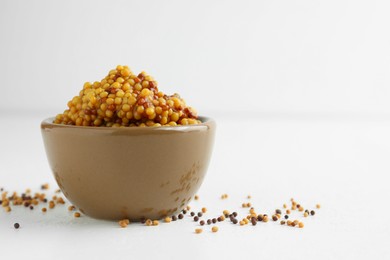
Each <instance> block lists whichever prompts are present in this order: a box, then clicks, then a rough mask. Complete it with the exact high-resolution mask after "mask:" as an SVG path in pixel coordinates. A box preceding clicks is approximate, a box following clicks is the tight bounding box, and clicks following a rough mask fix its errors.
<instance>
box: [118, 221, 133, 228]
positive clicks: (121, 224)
mask: <svg viewBox="0 0 390 260" xmlns="http://www.w3.org/2000/svg"><path fill="white" fill-rule="evenodd" d="M118 224H119V226H120V227H121V228H125V227H127V226H128V225H129V224H130V221H129V220H128V219H122V220H119V221H118Z"/></svg>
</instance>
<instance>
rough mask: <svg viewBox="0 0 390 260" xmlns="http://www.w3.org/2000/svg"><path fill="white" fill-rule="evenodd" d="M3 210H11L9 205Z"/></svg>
mask: <svg viewBox="0 0 390 260" xmlns="http://www.w3.org/2000/svg"><path fill="white" fill-rule="evenodd" d="M4 210H5V212H11V211H12V210H11V207H10V206H7V207H5V208H4Z"/></svg>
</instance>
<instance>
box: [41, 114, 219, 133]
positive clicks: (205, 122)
mask: <svg viewBox="0 0 390 260" xmlns="http://www.w3.org/2000/svg"><path fill="white" fill-rule="evenodd" d="M54 119H55V117H48V118H46V119H44V120H42V122H41V129H47V128H67V129H79V130H82V129H83V130H97V131H110V132H112V131H113V130H115V131H145V132H146V131H185V132H187V131H199V130H207V129H209V128H210V127H211V126H212V125H215V120H214V119H212V118H210V117H206V116H199V117H198V119H199V120H201V121H202V123H200V124H195V125H177V126H169V127H167V126H156V127H96V126H76V125H63V124H56V123H53V121H54Z"/></svg>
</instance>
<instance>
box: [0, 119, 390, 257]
mask: <svg viewBox="0 0 390 260" xmlns="http://www.w3.org/2000/svg"><path fill="white" fill-rule="evenodd" d="M45 116H48V114H47V113H46V114H45V113H39V114H34V115H29V116H22V115H18V114H16V115H7V114H6V113H5V112H3V113H2V114H0V118H1V120H0V129H1V130H0V131H1V135H0V144H1V148H2V149H1V152H0V165H1V169H0V187H4V188H6V189H7V190H11V191H14V190H16V191H19V192H23V191H24V190H25V189H26V188H31V189H32V190H33V191H37V190H39V187H40V185H41V184H42V183H45V182H48V183H50V184H51V186H52V188H51V189H50V191H51V192H54V188H55V182H54V178H53V177H52V175H51V172H50V170H49V167H48V164H47V161H46V157H45V152H44V149H43V144H42V140H41V136H40V129H39V124H40V121H41V119H43V118H44V117H45ZM237 117H238V115H237ZM217 123H218V130H217V140H216V144H215V150H214V154H213V158H212V162H211V165H210V167H209V172H208V175H207V177H206V179H205V182H204V183H203V186H202V188H201V190H200V191H199V196H200V199H199V200H198V201H194V202H191V203H190V205H191V206H192V207H193V208H196V209H200V208H201V207H203V206H205V207H207V208H208V209H209V213H208V215H210V216H214V215H216V214H217V213H220V212H221V211H222V210H223V209H229V210H237V211H238V212H239V214H240V215H241V216H242V215H243V213H244V212H247V211H248V209H243V208H241V204H242V203H243V202H246V201H248V200H247V199H246V196H247V195H248V194H251V196H252V199H251V200H250V202H251V203H252V204H253V205H254V206H255V208H256V209H257V210H258V211H261V212H264V213H270V212H272V211H273V210H274V209H275V208H281V207H282V205H283V203H286V202H288V201H289V199H290V198H291V197H294V198H295V199H296V200H297V201H299V202H301V204H303V205H304V206H305V205H306V206H307V207H310V208H314V205H315V204H316V203H321V205H322V208H321V209H320V210H317V214H316V215H315V216H314V217H309V218H307V219H303V218H301V219H303V220H304V222H305V228H303V229H298V228H290V227H286V226H281V225H280V224H277V223H274V222H272V221H270V222H269V223H267V224H264V223H258V224H257V225H256V226H250V225H248V226H244V227H241V226H239V225H232V224H231V223H229V222H223V223H221V224H218V226H219V232H217V233H211V232H210V231H209V230H210V226H206V227H205V228H204V232H203V233H202V234H200V235H196V234H194V229H195V228H197V227H198V226H197V225H196V224H195V223H194V222H193V221H191V220H190V218H186V219H185V220H183V221H177V222H174V223H171V224H160V225H159V226H157V227H145V226H142V225H141V224H131V225H130V226H129V227H128V228H125V229H122V228H119V226H118V224H117V223H116V222H109V221H100V220H95V219H91V218H88V217H86V216H82V217H81V218H79V219H76V218H74V217H73V216H72V214H71V213H69V212H68V211H67V206H68V205H69V204H68V203H67V205H64V206H57V207H56V208H55V209H54V210H50V211H49V212H47V213H46V214H43V213H42V212H41V211H40V210H37V209H35V210H32V211H31V210H27V209H26V208H24V207H13V211H12V212H11V213H5V212H4V211H3V210H0V259H11V258H12V259H31V258H39V259H79V258H80V259H81V258H83V257H84V258H86V259H111V258H113V257H118V258H119V257H121V259H234V258H240V259H245V258H247V257H250V256H252V257H256V259H374V258H376V259H389V257H390V247H389V242H388V241H390V225H389V221H388V217H389V216H390V207H389V206H388V204H389V203H388V199H389V198H390V196H389V194H390V192H389V181H388V180H389V178H388V174H389V172H390V164H389V158H390V119H389V118H385V117H369V116H365V117H359V116H348V115H343V116H334V115H333V116H332V115H329V116H327V115H315V114H313V115H283V114H260V115H258V116H257V117H254V118H252V119H251V117H250V116H248V117H246V118H243V119H239V120H234V121H233V120H228V119H227V118H225V117H223V116H218V115H217ZM223 193H227V194H228V195H229V198H228V199H226V200H221V199H220V196H221V194H223ZM298 215H299V214H296V216H298ZM14 222H18V223H20V225H21V228H20V229H18V230H15V229H14V228H13V223H14ZM7 257H8V258H7Z"/></svg>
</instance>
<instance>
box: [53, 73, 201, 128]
mask: <svg viewBox="0 0 390 260" xmlns="http://www.w3.org/2000/svg"><path fill="white" fill-rule="evenodd" d="M54 123H57V124H66V125H76V126H105V127H129V126H130V127H132V126H139V127H146V126H154V127H156V126H176V125H192V124H199V123H201V121H200V120H198V116H197V113H196V111H195V110H194V109H193V108H191V107H188V106H187V105H186V103H185V101H184V100H183V99H182V98H181V97H180V96H179V95H178V94H173V95H169V96H168V95H166V94H164V93H163V92H161V91H159V89H158V87H157V82H156V81H155V80H154V79H153V78H152V77H151V76H150V75H148V74H147V73H145V72H141V73H139V74H138V75H136V74H134V73H133V72H132V71H131V70H130V69H129V67H128V66H122V65H118V66H117V67H116V69H113V70H111V71H110V72H109V73H108V75H107V76H106V77H105V78H104V79H102V80H101V81H96V82H94V83H90V82H86V83H85V84H84V86H83V89H82V90H81V91H80V93H79V95H78V96H75V97H73V99H72V100H70V101H69V102H68V109H66V110H65V111H64V112H63V113H62V114H58V115H57V116H56V118H55V120H54Z"/></svg>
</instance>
